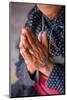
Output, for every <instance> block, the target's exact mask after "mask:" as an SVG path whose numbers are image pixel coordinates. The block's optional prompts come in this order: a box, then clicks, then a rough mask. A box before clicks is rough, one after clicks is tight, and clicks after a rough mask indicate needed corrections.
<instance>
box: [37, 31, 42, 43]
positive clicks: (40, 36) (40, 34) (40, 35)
mask: <svg viewBox="0 0 67 100" xmlns="http://www.w3.org/2000/svg"><path fill="white" fill-rule="evenodd" d="M38 40H39V41H40V42H42V32H40V33H39V35H38Z"/></svg>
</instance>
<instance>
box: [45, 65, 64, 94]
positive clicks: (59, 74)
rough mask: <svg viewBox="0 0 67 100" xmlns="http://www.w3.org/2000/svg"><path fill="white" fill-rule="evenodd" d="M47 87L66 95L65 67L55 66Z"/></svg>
mask: <svg viewBox="0 0 67 100" xmlns="http://www.w3.org/2000/svg"><path fill="white" fill-rule="evenodd" d="M46 85H47V86H48V87H50V88H52V89H55V90H58V91H59V92H60V93H61V94H64V93H65V66H63V65H59V64H54V66H53V70H52V72H51V74H50V76H49V78H48V80H47V83H46Z"/></svg>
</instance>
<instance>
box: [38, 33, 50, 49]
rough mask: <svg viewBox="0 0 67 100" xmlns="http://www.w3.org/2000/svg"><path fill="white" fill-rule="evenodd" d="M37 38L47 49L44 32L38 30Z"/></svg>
mask: <svg viewBox="0 0 67 100" xmlns="http://www.w3.org/2000/svg"><path fill="white" fill-rule="evenodd" d="M38 40H39V41H40V42H41V43H42V44H43V45H44V46H45V47H46V48H47V49H48V38H47V33H46V32H40V33H39V35H38Z"/></svg>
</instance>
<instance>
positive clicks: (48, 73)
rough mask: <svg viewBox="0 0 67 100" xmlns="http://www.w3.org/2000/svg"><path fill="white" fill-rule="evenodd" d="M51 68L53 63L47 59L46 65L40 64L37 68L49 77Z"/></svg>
mask: <svg viewBox="0 0 67 100" xmlns="http://www.w3.org/2000/svg"><path fill="white" fill-rule="evenodd" d="M52 68H53V63H52V62H50V61H49V63H48V64H47V65H46V66H43V67H42V66H40V67H39V69H38V70H39V71H40V72H41V73H43V74H44V75H46V76H48V77H49V75H50V73H51V72H52Z"/></svg>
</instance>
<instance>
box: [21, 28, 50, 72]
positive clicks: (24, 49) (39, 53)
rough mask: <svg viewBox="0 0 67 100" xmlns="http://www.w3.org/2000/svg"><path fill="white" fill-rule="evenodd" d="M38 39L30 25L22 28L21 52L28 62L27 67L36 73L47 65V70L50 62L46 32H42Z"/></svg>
mask: <svg viewBox="0 0 67 100" xmlns="http://www.w3.org/2000/svg"><path fill="white" fill-rule="evenodd" d="M38 39H39V40H38ZM38 39H37V38H36V36H35V35H34V34H33V33H32V32H31V30H30V29H29V28H28V27H25V28H23V29H22V34H21V38H20V44H19V47H20V53H21V55H22V57H23V58H24V60H25V63H26V64H27V69H28V70H29V71H30V72H31V73H34V72H35V71H37V70H38V71H41V70H42V69H43V68H44V67H45V66H46V67H45V68H44V69H45V70H46V69H47V67H48V65H49V64H50V61H49V59H48V39H47V38H46V34H45V33H44V34H41V33H40V34H39V36H38ZM42 67H43V68H42Z"/></svg>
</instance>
